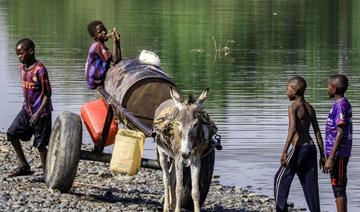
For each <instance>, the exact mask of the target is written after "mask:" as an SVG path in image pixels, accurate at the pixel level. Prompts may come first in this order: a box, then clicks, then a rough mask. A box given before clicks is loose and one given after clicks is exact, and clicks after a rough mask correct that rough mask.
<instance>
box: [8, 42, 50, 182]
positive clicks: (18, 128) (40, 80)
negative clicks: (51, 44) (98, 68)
mask: <svg viewBox="0 0 360 212" xmlns="http://www.w3.org/2000/svg"><path fill="white" fill-rule="evenodd" d="M15 51H16V54H17V55H18V57H19V61H20V63H21V65H20V75H21V83H22V90H23V96H24V103H23V107H22V109H21V111H20V112H19V114H18V115H17V116H16V117H15V119H14V121H13V122H12V124H11V125H10V127H9V129H8V130H7V138H8V140H9V141H10V142H11V144H12V146H13V147H14V149H15V152H16V155H17V157H18V159H19V165H18V167H17V168H15V169H14V170H13V171H12V172H11V173H10V175H9V177H15V176H20V175H29V174H31V173H32V172H31V171H30V165H29V164H28V162H27V161H26V158H25V155H24V152H23V150H22V147H21V143H20V141H19V140H23V141H28V140H30V138H31V137H32V135H34V143H33V146H34V147H36V148H37V149H38V150H39V154H40V159H41V162H42V166H43V169H44V170H45V165H46V154H47V146H48V144H49V139H50V133H51V111H52V110H53V108H52V104H51V99H50V97H51V86H50V81H49V77H48V73H47V70H46V68H45V66H44V64H43V63H41V62H40V61H38V60H36V59H35V44H34V43H33V41H31V40H30V39H27V38H25V39H22V40H20V41H19V42H17V44H16V48H15Z"/></svg>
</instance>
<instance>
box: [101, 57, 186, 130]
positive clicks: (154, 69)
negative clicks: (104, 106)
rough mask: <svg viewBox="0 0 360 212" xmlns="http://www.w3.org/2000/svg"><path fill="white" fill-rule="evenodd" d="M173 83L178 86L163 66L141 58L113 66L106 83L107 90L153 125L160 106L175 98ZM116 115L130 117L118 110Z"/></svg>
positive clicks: (147, 123) (133, 113)
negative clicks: (172, 94)
mask: <svg viewBox="0 0 360 212" xmlns="http://www.w3.org/2000/svg"><path fill="white" fill-rule="evenodd" d="M170 86H173V87H174V88H175V89H177V87H176V86H175V84H174V83H173V81H172V80H171V79H170V77H169V76H168V75H167V74H166V73H165V72H164V71H163V70H162V69H161V68H160V67H158V66H154V65H148V64H142V63H141V62H140V61H139V60H138V59H123V60H122V61H120V62H119V63H118V64H116V65H115V66H113V67H112V68H110V69H109V71H108V73H107V75H106V79H105V83H104V89H105V91H106V92H107V93H108V94H109V95H110V96H111V97H112V98H113V99H114V100H115V101H117V102H118V103H120V105H121V107H123V108H126V110H127V111H129V112H130V113H132V115H133V116H134V117H136V118H137V119H138V120H139V121H140V122H141V123H142V124H144V125H146V126H148V127H149V128H150V129H151V128H152V125H153V119H154V113H155V110H156V108H157V107H158V106H159V105H160V104H161V103H162V102H164V101H166V100H167V99H170V98H171V97H170V90H169V87H170ZM177 90H179V89H177ZM179 92H180V91H179ZM115 115H116V116H117V118H118V119H119V120H121V121H122V122H123V123H124V122H127V121H129V120H123V119H124V117H121V114H119V113H116V111H115ZM129 122H131V120H130V121H129Z"/></svg>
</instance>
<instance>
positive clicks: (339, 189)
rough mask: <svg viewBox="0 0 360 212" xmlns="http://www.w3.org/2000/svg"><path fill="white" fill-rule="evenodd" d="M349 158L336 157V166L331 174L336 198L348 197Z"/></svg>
mask: <svg viewBox="0 0 360 212" xmlns="http://www.w3.org/2000/svg"><path fill="white" fill-rule="evenodd" d="M348 162H349V157H340V156H339V157H335V158H334V166H333V169H332V171H331V172H330V178H331V186H332V189H333V191H334V196H335V198H337V197H346V184H347V164H348Z"/></svg>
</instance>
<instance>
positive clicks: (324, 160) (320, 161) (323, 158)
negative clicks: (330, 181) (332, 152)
mask: <svg viewBox="0 0 360 212" xmlns="http://www.w3.org/2000/svg"><path fill="white" fill-rule="evenodd" d="M325 163H326V158H325V156H320V160H319V167H320V170H324V168H325Z"/></svg>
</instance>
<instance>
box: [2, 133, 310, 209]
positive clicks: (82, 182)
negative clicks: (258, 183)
mask: <svg viewBox="0 0 360 212" xmlns="http://www.w3.org/2000/svg"><path fill="white" fill-rule="evenodd" d="M22 144H23V149H24V152H25V155H26V158H27V159H28V162H29V163H30V165H31V167H32V170H33V171H35V173H34V174H33V175H31V176H21V177H14V178H8V177H7V175H8V174H9V172H10V171H11V170H13V169H14V167H16V165H17V164H16V161H17V160H16V158H15V153H14V151H13V149H12V147H11V146H10V143H9V142H7V141H6V140H5V135H4V133H0V164H1V166H0V172H1V173H0V210H1V211H11V210H16V211H38V210H51V211H59V210H61V211H62V210H64V211H69V210H70V211H80V210H81V211H82V210H86V211H88V210H93V211H162V204H161V202H162V198H163V197H162V196H163V184H162V180H161V179H162V175H161V171H158V170H151V169H140V171H139V173H138V174H137V175H135V176H124V175H120V174H114V173H111V172H110V169H109V164H108V163H99V162H92V161H80V163H79V167H78V171H77V175H76V178H75V182H74V184H73V187H72V189H71V190H70V192H69V193H67V194H61V193H60V192H57V191H50V190H48V189H47V188H46V186H45V184H44V183H42V182H38V181H39V180H38V179H39V178H40V176H41V174H42V168H41V163H40V159H39V157H38V153H37V150H36V149H34V148H32V147H31V145H30V144H31V142H22ZM86 148H90V147H89V146H86V145H84V146H83V149H86ZM218 180H219V176H216V175H215V176H214V177H213V182H212V185H211V187H210V191H209V194H208V196H207V199H206V201H205V203H204V206H203V207H202V209H204V210H206V211H264V212H265V211H266V212H269V211H274V200H273V198H270V197H267V196H264V195H258V194H256V193H253V192H251V191H249V190H248V189H245V188H239V187H235V186H224V185H221V184H219V181H218ZM289 209H291V210H290V211H303V210H304V209H296V208H294V206H293V204H291V205H290V206H289Z"/></svg>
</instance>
